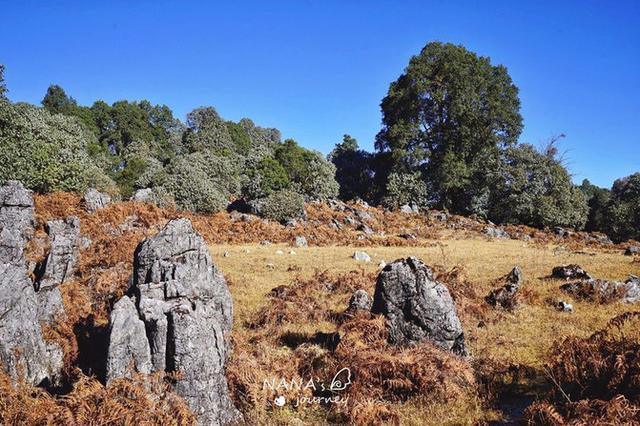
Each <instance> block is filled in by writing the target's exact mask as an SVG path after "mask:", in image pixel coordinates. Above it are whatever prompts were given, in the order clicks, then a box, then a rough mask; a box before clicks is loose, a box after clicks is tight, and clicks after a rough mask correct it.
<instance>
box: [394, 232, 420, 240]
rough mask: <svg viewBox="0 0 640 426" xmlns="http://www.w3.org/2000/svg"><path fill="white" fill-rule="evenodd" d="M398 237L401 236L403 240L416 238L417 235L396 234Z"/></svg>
mask: <svg viewBox="0 0 640 426" xmlns="http://www.w3.org/2000/svg"><path fill="white" fill-rule="evenodd" d="M398 237H400V238H403V239H405V240H417V239H418V237H416V236H415V235H414V234H408V233H407V234H400V235H398Z"/></svg>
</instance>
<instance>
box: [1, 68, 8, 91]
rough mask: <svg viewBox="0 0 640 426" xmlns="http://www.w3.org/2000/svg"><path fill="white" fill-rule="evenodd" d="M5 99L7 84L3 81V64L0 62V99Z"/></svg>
mask: <svg viewBox="0 0 640 426" xmlns="http://www.w3.org/2000/svg"><path fill="white" fill-rule="evenodd" d="M3 99H7V84H6V83H5V82H4V65H3V64H0V100H3Z"/></svg>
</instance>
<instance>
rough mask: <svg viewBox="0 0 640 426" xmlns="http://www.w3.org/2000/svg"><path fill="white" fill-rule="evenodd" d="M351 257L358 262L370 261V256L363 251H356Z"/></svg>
mask: <svg viewBox="0 0 640 426" xmlns="http://www.w3.org/2000/svg"><path fill="white" fill-rule="evenodd" d="M352 257H353V258H354V259H355V260H357V261H359V262H371V256H369V255H368V254H367V253H366V252H364V251H356V252H354V253H353V256H352Z"/></svg>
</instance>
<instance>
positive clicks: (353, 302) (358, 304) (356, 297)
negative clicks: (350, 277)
mask: <svg viewBox="0 0 640 426" xmlns="http://www.w3.org/2000/svg"><path fill="white" fill-rule="evenodd" d="M371 303H372V300H371V296H369V293H367V292H366V290H363V289H359V290H356V291H355V292H354V293H353V295H352V296H351V299H349V307H348V309H347V310H348V311H350V312H354V311H358V310H362V311H370V310H371Z"/></svg>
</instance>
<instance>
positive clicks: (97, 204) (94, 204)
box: [83, 188, 111, 213]
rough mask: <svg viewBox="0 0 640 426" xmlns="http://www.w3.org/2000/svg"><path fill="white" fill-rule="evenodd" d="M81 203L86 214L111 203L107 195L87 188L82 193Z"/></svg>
mask: <svg viewBox="0 0 640 426" xmlns="http://www.w3.org/2000/svg"><path fill="white" fill-rule="evenodd" d="M83 201H84V205H85V209H86V210H87V212H89V213H93V212H95V211H96V210H99V209H102V208H104V207H105V206H106V205H107V204H109V203H110V202H111V197H110V196H109V195H107V194H103V193H102V192H100V191H98V190H97V189H94V188H89V189H87V191H86V192H85V193H84V198H83Z"/></svg>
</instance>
